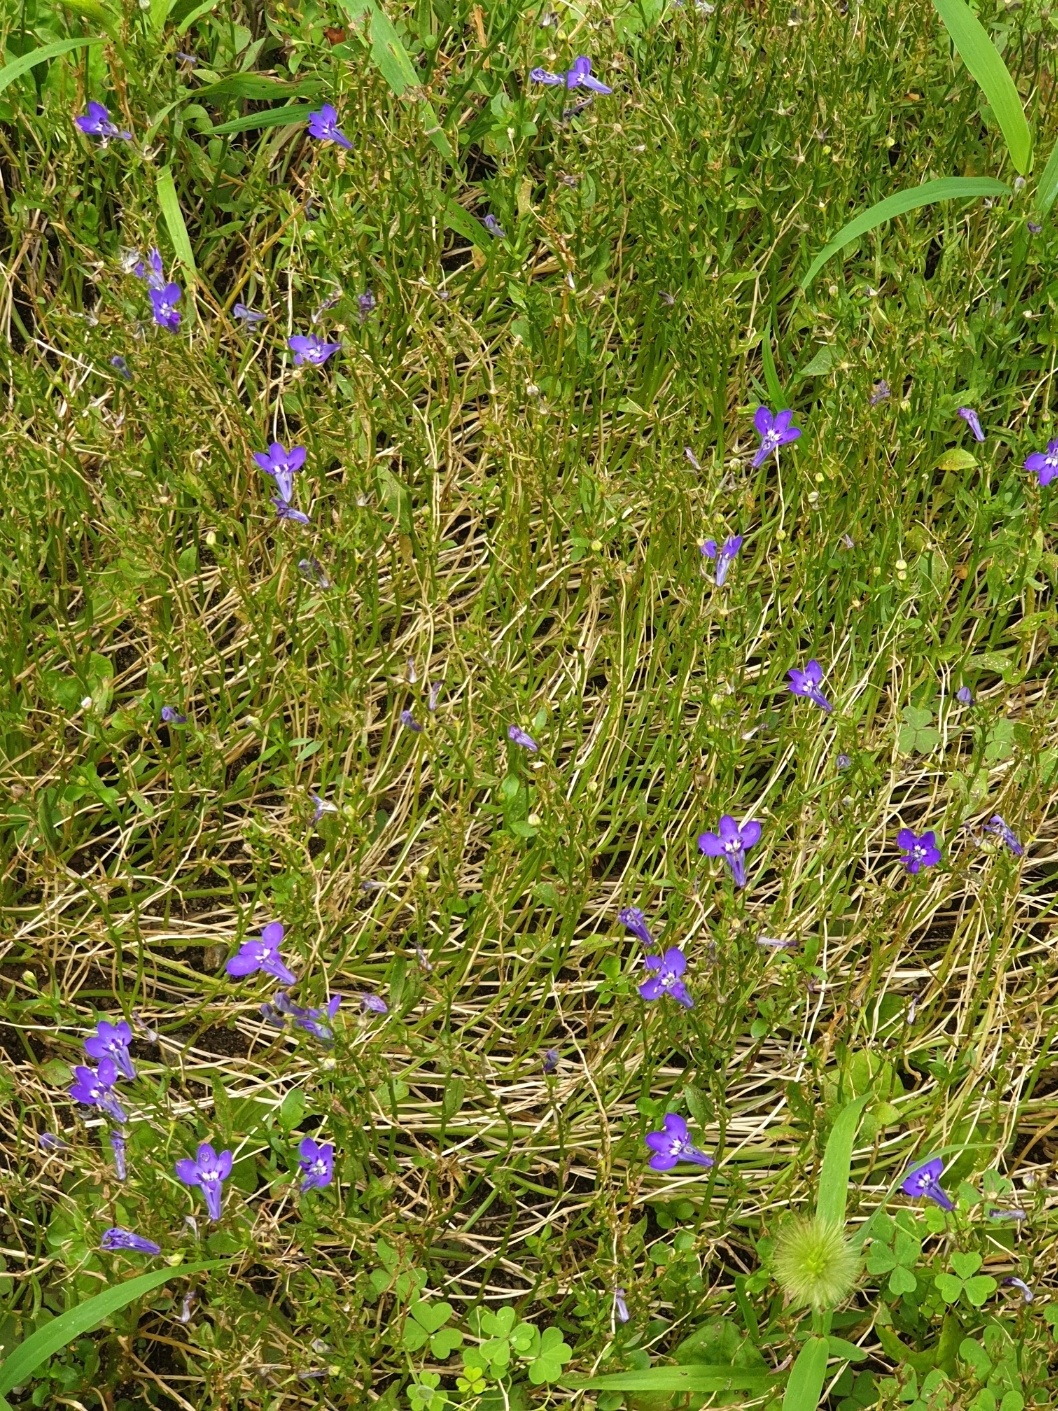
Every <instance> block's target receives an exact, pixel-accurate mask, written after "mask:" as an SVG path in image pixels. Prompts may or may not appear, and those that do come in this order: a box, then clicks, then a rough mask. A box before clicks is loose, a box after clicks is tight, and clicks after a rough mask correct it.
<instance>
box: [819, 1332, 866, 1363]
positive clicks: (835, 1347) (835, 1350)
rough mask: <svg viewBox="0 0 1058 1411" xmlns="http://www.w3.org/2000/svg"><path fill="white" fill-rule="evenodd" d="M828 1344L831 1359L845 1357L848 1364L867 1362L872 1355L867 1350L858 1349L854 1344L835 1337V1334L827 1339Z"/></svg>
mask: <svg viewBox="0 0 1058 1411" xmlns="http://www.w3.org/2000/svg"><path fill="white" fill-rule="evenodd" d="M827 1344H828V1347H829V1349H830V1355H831V1357H844V1359H845V1361H846V1362H866V1361H867V1358H868V1356H869V1355H870V1354H869V1353H868V1352H867V1350H866V1348H863V1347H857V1346H856V1344H855V1343H854V1342H849V1341H848V1340H847V1339H846V1338H838V1337H835V1336H834V1334H833V1333H831V1334H830V1335H829V1337H828V1338H827Z"/></svg>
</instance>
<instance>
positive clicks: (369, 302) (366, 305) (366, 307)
mask: <svg viewBox="0 0 1058 1411" xmlns="http://www.w3.org/2000/svg"><path fill="white" fill-rule="evenodd" d="M356 305H357V311H358V312H359V315H360V322H361V323H366V322H367V320H368V318H369V317H370V315H371V314H373V313H374V311H375V309H376V308H377V306H378V300H377V299H376V298H375V296H374V294H372V292H371V290H370V289H365V290H364V292H363V293H362V294H358V295H357V296H356Z"/></svg>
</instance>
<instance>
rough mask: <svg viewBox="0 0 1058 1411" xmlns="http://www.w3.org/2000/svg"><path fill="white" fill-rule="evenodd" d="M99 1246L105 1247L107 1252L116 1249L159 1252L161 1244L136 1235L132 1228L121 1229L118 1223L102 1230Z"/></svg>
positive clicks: (147, 1252)
mask: <svg viewBox="0 0 1058 1411" xmlns="http://www.w3.org/2000/svg"><path fill="white" fill-rule="evenodd" d="M99 1248H100V1249H105V1250H106V1251H107V1253H108V1254H113V1253H114V1251H115V1250H118V1249H134V1250H135V1251H136V1252H137V1254H161V1252H162V1247H161V1245H160V1244H155V1242H154V1240H146V1239H144V1238H143V1236H142V1235H137V1234H136V1233H135V1232H134V1231H132V1230H123V1229H122V1228H121V1226H120V1225H111V1227H110V1229H109V1230H104V1231H103V1238H102V1239H101V1240H100V1241H99Z"/></svg>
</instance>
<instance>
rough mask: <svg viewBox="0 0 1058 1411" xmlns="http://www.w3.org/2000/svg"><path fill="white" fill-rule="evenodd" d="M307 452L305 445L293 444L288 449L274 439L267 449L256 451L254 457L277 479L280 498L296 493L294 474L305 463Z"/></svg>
mask: <svg viewBox="0 0 1058 1411" xmlns="http://www.w3.org/2000/svg"><path fill="white" fill-rule="evenodd" d="M306 454H307V452H306V450H305V447H304V446H291V448H290V450H289V451H288V450H286V449H285V448H284V447H283V446H282V445H281V444H280V442H278V441H273V442H272V444H271V445H270V446H269V448H268V450H267V451H254V453H253V458H254V460H255V461H256V462H257V464H258V465H259V466H260V467H261V469H262V470H263V471H264V473H265V474H266V475H270V476H271V477H272V479H273V480H274V481H275V483H276V489H277V490H278V491H279V497H280V499H282V500H289V499H290V498H291V497H292V496H293V494H294V476H295V474H296V472H297V471H299V470H300V469H301V467H302V466H303V465H304V464H305V456H306Z"/></svg>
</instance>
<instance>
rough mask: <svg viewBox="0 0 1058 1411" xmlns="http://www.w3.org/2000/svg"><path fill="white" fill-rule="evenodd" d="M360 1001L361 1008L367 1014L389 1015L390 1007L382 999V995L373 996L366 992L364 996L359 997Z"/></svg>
mask: <svg viewBox="0 0 1058 1411" xmlns="http://www.w3.org/2000/svg"><path fill="white" fill-rule="evenodd" d="M358 999H359V1000H360V1008H361V1009H362V1010H363V1011H364V1013H365V1014H367V1013H371V1014H388V1013H389V1005H388V1004H387V1003H386V1001H385V1000H384V999H383V998H382V996H381V995H373V994H370V993H369V992H367V991H365V992H364V993H363V994H361V995H359V996H358Z"/></svg>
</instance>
